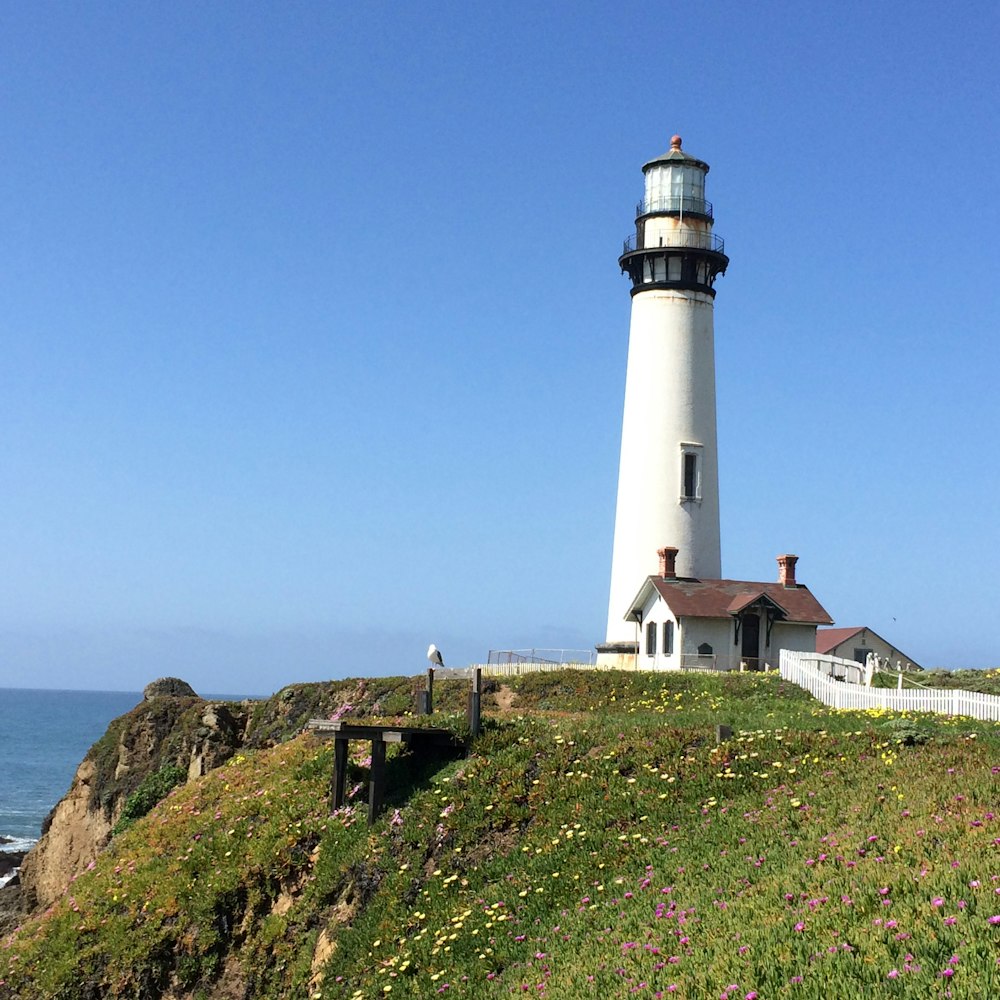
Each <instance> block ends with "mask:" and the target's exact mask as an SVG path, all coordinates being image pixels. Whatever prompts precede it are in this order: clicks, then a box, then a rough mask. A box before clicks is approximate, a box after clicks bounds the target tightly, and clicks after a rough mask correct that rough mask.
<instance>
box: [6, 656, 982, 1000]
mask: <svg viewBox="0 0 1000 1000" xmlns="http://www.w3.org/2000/svg"><path fill="white" fill-rule="evenodd" d="M302 687H303V688H305V686H302ZM510 688H511V689H512V690H511V691H510V692H504V694H505V696H506V697H505V698H504V699H503V703H504V704H509V706H510V708H509V710H508V711H505V712H502V713H501V712H499V711H498V710H496V709H495V708H494V710H493V712H492V713H491V714H490V716H489V719H488V725H487V728H486V731H485V733H484V735H483V736H482V737H481V738H480V739H479V740H478V741H477V742H476V744H475V746H474V748H473V750H472V752H471V753H470V754H469V756H468V757H467V758H465V759H461V760H452V761H444V762H442V761H433V760H431V761H420V760H416V759H414V758H413V757H411V756H408V755H402V756H397V757H395V758H393V759H392V760H391V761H390V781H391V788H390V795H389V802H388V808H387V810H386V813H385V815H384V816H383V818H382V819H381V820H380V822H379V824H378V825H377V826H376V827H374V828H373V829H371V830H369V829H368V828H367V826H366V825H365V822H364V810H363V806H362V805H361V804H360V799H361V798H362V797H363V796H362V794H361V784H362V782H363V779H364V767H363V763H364V762H363V761H357V762H356V763H355V764H354V765H353V766H352V775H351V777H352V783H353V785H354V786H356V787H357V789H358V796H357V799H355V800H354V801H358V802H359V805H358V806H357V807H356V808H355V807H354V806H351V805H349V806H348V807H346V808H344V809H342V810H340V811H338V812H337V813H332V814H331V812H330V810H329V808H328V806H327V801H326V793H327V790H328V786H329V776H330V772H331V768H332V752H331V749H330V747H329V746H327V745H324V744H322V743H320V742H318V741H316V740H315V739H313V738H311V737H309V736H307V735H300V736H297V737H295V738H294V739H291V740H289V741H288V742H286V743H282V744H279V745H277V746H274V747H271V748H265V749H261V750H258V751H246V750H244V751H242V752H240V753H238V754H237V755H236V756H234V757H232V758H231V759H230V760H229V761H228V762H227V763H226V764H225V765H224V766H222V767H220V768H218V769H217V770H214V771H212V772H211V773H209V774H207V775H206V776H205V777H203V778H200V779H198V780H197V781H195V782H192V783H189V784H187V785H185V786H183V787H182V788H179V789H176V790H175V791H174V792H172V793H171V794H170V795H169V796H168V797H167V798H166V799H164V800H163V801H162V802H161V803H160V804H159V805H158V806H157V807H156V808H155V809H154V810H153V811H152V812H151V813H150V814H149V815H148V816H146V817H145V818H144V819H142V820H140V821H138V822H137V823H135V824H134V825H133V826H132V827H131V828H130V829H129V830H127V831H126V832H124V833H122V834H120V835H118V836H116V837H115V838H114V839H113V840H112V842H111V844H110V845H109V847H108V848H107V850H106V851H105V852H104V853H103V854H102V855H101V856H100V857H99V858H98V860H97V861H96V863H95V864H94V866H93V867H92V868H91V869H90V870H88V871H86V872H85V873H83V874H81V875H80V876H79V877H78V878H77V879H76V880H75V881H74V883H73V884H72V885H71V886H70V888H69V890H68V892H67V893H66V895H65V896H63V897H62V898H61V899H60V900H59V901H57V902H56V903H55V904H54V905H53V906H52V907H51V908H50V910H49V911H48V912H47V913H45V914H44V915H42V916H40V917H38V918H36V919H34V920H32V921H30V922H29V923H27V924H26V925H25V926H24V927H22V928H21V929H20V930H19V931H18V932H17V933H16V934H15V935H13V936H11V937H10V938H8V939H6V940H5V941H4V942H3V943H2V945H0V997H3V998H8V997H9V998H13V997H18V998H25V1000H30V998H36V997H38V998H41V997H46V998H55V997H60V998H62V997H65V998H71V997H72V998H74V1000H90V998H94V1000H96V998H98V997H102V998H103V997H115V996H120V997H129V998H150V1000H154V998H161V997H167V998H171V1000H181V998H185V1000H186V998H192V1000H194V998H206V1000H224V998H225V1000H236V998H251V997H268V998H282V997H295V998H298V997H316V998H322V997H347V998H361V997H375V996H388V995H393V994H394V995H397V996H417V997H425V996H426V997H429V996H434V995H437V994H438V993H447V994H449V995H453V996H467V997H493V996H496V997H500V996H509V995H510V994H511V993H512V992H513V993H532V994H534V995H541V996H545V997H550V998H551V997H558V998H563V997H565V998H569V997H579V996H586V995H594V996H628V995H632V994H637V995H640V996H650V997H653V996H675V997H687V998H701V997H721V996H723V995H725V996H726V997H727V998H728V1000H736V998H747V997H750V998H751V1000H753V998H754V997H759V998H760V1000H764V998H771V997H784V996H788V997H804V998H814V997H815V998H820V997H822V998H824V1000H825V998H827V997H830V996H839V997H843V996H847V995H849V994H851V993H854V994H856V995H860V996H865V997H931V996H939V995H940V996H946V995H950V996H952V997H956V998H958V997H969V998H972V997H975V998H980V997H983V996H991V995H1000V968H998V966H997V955H998V953H1000V863H998V862H1000V822H998V819H997V817H996V815H995V813H994V811H993V809H995V808H996V806H995V803H998V802H1000V794H998V792H1000V752H998V751H1000V727H998V726H996V725H991V724H986V723H977V722H970V721H969V720H940V721H935V720H930V719H926V718H921V719H900V718H898V717H895V718H894V717H891V716H889V715H886V714H874V715H863V714H852V713H831V712H828V711H827V710H825V709H823V708H822V707H821V706H818V705H817V704H816V703H815V702H813V701H812V700H811V699H809V698H808V697H807V696H806V695H805V694H804V693H803V692H801V691H800V690H799V689H797V688H794V687H792V686H790V685H788V684H785V683H783V682H781V681H780V680H779V679H778V678H776V677H774V676H761V675H742V676H741V675H734V676H703V675H683V676H678V675H643V674H605V673H573V672H569V671H567V672H564V673H559V674H549V675H535V676H529V677H524V678H519V679H517V680H513V681H511V683H510ZM304 696H305V695H304V694H303V697H304ZM286 700H287V699H286ZM716 723H726V724H728V725H731V726H733V728H734V729H735V730H736V731H737V735H736V736H735V737H734V738H733V739H732V740H730V741H727V742H725V743H723V744H721V745H717V744H716V741H715V731H714V726H715V724H716ZM365 752H367V751H365Z"/></svg>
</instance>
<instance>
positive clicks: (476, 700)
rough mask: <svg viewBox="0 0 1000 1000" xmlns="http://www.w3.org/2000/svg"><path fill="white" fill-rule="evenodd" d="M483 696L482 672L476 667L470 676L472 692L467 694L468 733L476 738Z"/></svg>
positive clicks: (479, 724)
mask: <svg viewBox="0 0 1000 1000" xmlns="http://www.w3.org/2000/svg"><path fill="white" fill-rule="evenodd" d="M482 694H483V671H482V668H480V667H476V669H475V671H474V672H473V674H472V690H471V691H470V692H469V710H468V712H467V718H468V721H469V732H470V733H471V734H472V735H473V736H478V735H479V731H480V729H481V728H482V727H481V717H480V712H481V708H482Z"/></svg>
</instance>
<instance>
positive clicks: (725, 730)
mask: <svg viewBox="0 0 1000 1000" xmlns="http://www.w3.org/2000/svg"><path fill="white" fill-rule="evenodd" d="M732 738H733V729H732V726H716V727H715V742H716V743H725V742H726V740H731V739H732Z"/></svg>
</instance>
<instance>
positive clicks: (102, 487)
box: [0, 2, 1000, 693]
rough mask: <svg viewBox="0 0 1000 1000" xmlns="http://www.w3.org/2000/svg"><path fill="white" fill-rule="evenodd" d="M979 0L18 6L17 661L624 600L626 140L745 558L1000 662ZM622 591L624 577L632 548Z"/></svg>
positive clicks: (992, 287)
mask: <svg viewBox="0 0 1000 1000" xmlns="http://www.w3.org/2000/svg"><path fill="white" fill-rule="evenodd" d="M998 18H1000V15H998V13H997V8H996V6H995V5H994V4H988V3H966V4H960V5H945V4H940V3H887V4H859V3H842V4H837V5H827V4H810V3H806V4H792V3H780V4H777V3H772V4H753V5H749V4H737V3H716V4H658V5H650V4H648V3H645V4H638V3H623V4H611V5H609V4H606V3H573V4H569V3H565V4H537V3H512V4H502V5H478V4H471V5H470V4H467V3H463V4H457V3H438V4H434V5H428V4H411V3H403V4H387V3H365V4H350V5H348V4H343V3H297V4H270V5H261V4H253V5H251V4H243V3H239V4H237V3H212V4H203V3H172V4H161V3H129V4H124V3H116V4H107V3H91V4H72V5H67V4H56V3H32V4H22V3H12V2H3V3H2V5H0V88H2V91H0V100H2V104H0V149H2V151H3V152H2V156H0V211H2V218H0V245H2V248H3V252H2V255H0V344H2V353H0V551H2V572H0V686H45V687H87V688H115V689H126V690H131V689H138V688H141V687H142V685H143V684H145V683H146V682H147V681H149V680H150V679H152V678H153V677H156V676H159V675H162V674H176V675H179V676H181V677H184V678H185V679H187V680H189V681H190V682H191V683H192V684H193V685H194V686H195V687H196V688H198V689H200V690H203V691H219V690H222V691H246V692H253V693H267V692H270V691H273V690H275V689H277V688H279V687H281V686H282V685H284V684H286V683H289V682H292V681H301V680H313V679H320V678H328V677H339V676H345V675H351V674H368V673H398V672H402V673H416V672H418V671H421V670H422V669H423V668H424V666H425V660H424V651H425V649H426V647H427V643H428V642H430V641H434V642H436V643H437V644H438V645H439V646H440V647H441V648H442V649H443V650H444V653H445V657H446V659H447V660H448V661H450V662H454V663H457V664H461V663H468V662H472V661H478V660H482V659H483V658H484V657H485V655H486V652H487V650H488V649H490V648H491V647H518V646H569V647H592V646H593V644H594V643H595V642H597V641H601V640H602V639H603V637H604V626H605V614H606V601H607V591H608V582H609V573H610V560H611V539H612V530H613V520H614V498H615V488H616V476H617V460H618V445H619V433H620V420H621V411H622V402H623V389H624V374H625V357H626V346H627V336H628V319H629V304H630V300H629V294H628V283H627V280H626V279H625V278H624V277H623V276H621V275H620V274H619V272H618V268H617V256H618V254H619V252H620V248H621V240H622V239H623V238H624V237H625V236H626V235H627V234H628V232H629V231H630V230H631V229H632V226H633V219H634V206H635V203H636V201H637V200H638V199H639V197H640V196H641V193H642V175H641V172H640V166H641V164H642V163H643V162H645V161H646V160H648V159H649V158H651V157H652V156H654V155H656V154H659V153H661V152H663V151H664V150H665V149H666V148H667V146H668V144H669V137H670V135H671V134H672V133H673V132H679V133H681V134H682V135H683V137H684V145H685V149H687V150H688V151H689V152H691V153H693V154H695V155H697V156H699V157H702V158H704V159H705V160H707V161H708V162H709V163H710V164H711V166H712V172H711V174H710V175H709V188H710V190H709V197H710V198H711V199H712V200H713V202H714V203H715V207H716V231H717V232H718V233H719V234H720V235H722V236H723V237H724V238H725V240H726V247H727V251H728V252H729V254H730V257H731V264H730V268H729V273H728V274H727V275H726V277H725V278H723V279H721V281H720V282H719V284H718V286H717V287H718V298H717V299H716V309H715V320H716V352H717V363H718V396H719V446H720V465H721V470H720V471H721V480H722V543H723V572H724V574H725V575H726V576H728V577H734V578H743V579H762V580H771V579H774V578H776V577H775V574H776V564H775V562H774V557H775V556H776V555H777V554H778V553H780V552H796V553H798V554H799V556H800V563H799V568H798V570H799V579H800V580H801V581H802V582H805V583H807V584H809V585H810V586H811V588H812V589H813V591H814V592H815V593H816V595H817V596H818V597H819V598H820V600H821V601H822V602H823V604H824V605H825V606H826V607H827V609H828V610H829V611H830V613H831V614H832V616H833V617H834V618H835V619H836V621H837V623H838V624H840V625H862V624H867V625H870V626H871V627H873V628H874V629H876V630H877V631H879V632H880V633H882V634H883V635H884V636H885V637H886V638H888V639H889V640H890V641H892V642H894V643H896V644H897V645H898V646H900V647H901V648H903V649H904V650H905V651H906V652H907V653H909V654H910V655H911V656H912V657H914V658H915V659H917V660H918V661H920V662H922V663H924V664H925V665H930V666H933V665H946V666H953V667H957V666H995V665H997V664H1000V640H998V638H997V629H996V607H995V605H996V590H997V588H996V579H997V568H998V567H997V563H998V557H1000V517H998V514H997V508H998V503H997V499H996V498H997V496H998V495H1000V473H998V467H1000V463H998V447H997V428H998V427H1000V402H998V394H997V391H996V383H997V379H998V374H1000V372H998V364H997V360H998V351H1000V348H998V344H997V334H998V327H1000V323H998V319H1000V300H998V287H1000V282H998V279H997V275H998V274H1000V253H998V250H997V243H998V239H1000V225H998V222H1000V220H998V214H1000V213H998V207H997V188H998V179H1000V167H998V160H997V153H996V148H995V147H996V138H997V99H998V92H1000V87H998V70H997V65H998V63H997V57H996V53H997V50H998V47H1000V30H998V29H1000V19H998ZM637 586H638V583H637Z"/></svg>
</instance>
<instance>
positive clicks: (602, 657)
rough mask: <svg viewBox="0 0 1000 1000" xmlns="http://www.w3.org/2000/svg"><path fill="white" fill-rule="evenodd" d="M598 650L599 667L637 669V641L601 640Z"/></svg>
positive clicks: (596, 647) (606, 668)
mask: <svg viewBox="0 0 1000 1000" xmlns="http://www.w3.org/2000/svg"><path fill="white" fill-rule="evenodd" d="M594 649H596V650H597V664H596V666H598V667H603V668H604V669H605V670H635V668H636V659H637V658H638V655H639V643H637V642H599V643H598V644H597V645H596V646H595V647H594Z"/></svg>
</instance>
